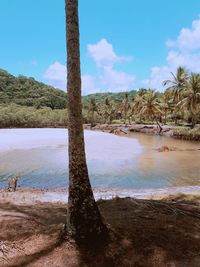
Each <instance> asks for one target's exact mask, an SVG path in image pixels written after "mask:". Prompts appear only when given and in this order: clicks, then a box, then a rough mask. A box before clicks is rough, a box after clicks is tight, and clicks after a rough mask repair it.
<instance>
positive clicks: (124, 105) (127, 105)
mask: <svg viewBox="0 0 200 267" xmlns="http://www.w3.org/2000/svg"><path fill="white" fill-rule="evenodd" d="M129 109H130V103H129V99H128V94H127V93H125V97H124V99H123V101H122V114H123V117H124V124H126V121H127V115H128V111H129ZM129 124H130V119H129Z"/></svg>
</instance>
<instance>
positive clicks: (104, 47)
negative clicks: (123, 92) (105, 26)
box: [87, 39, 131, 67]
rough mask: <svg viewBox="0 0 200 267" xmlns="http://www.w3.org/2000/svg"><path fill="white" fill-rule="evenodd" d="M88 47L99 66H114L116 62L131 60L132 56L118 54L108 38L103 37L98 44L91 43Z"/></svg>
mask: <svg viewBox="0 0 200 267" xmlns="http://www.w3.org/2000/svg"><path fill="white" fill-rule="evenodd" d="M87 48H88V52H89V54H90V56H91V57H92V59H93V60H94V62H95V63H96V65H97V66H98V67H108V66H113V65H114V64H116V63H121V62H123V61H130V60H131V58H130V57H121V56H118V55H117V54H116V53H115V51H114V49H113V46H112V44H110V43H108V41H107V40H106V39H101V40H100V41H99V42H98V43H97V44H89V45H88V46H87Z"/></svg>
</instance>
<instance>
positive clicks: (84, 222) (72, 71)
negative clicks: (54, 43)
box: [65, 0, 107, 241]
mask: <svg viewBox="0 0 200 267" xmlns="http://www.w3.org/2000/svg"><path fill="white" fill-rule="evenodd" d="M65 10H66V32H67V33H66V42H67V91H68V119H69V124H68V135H69V137H68V141H69V148H68V153H69V198H68V213H67V223H66V226H67V230H68V234H69V235H70V236H71V237H72V238H74V239H75V240H76V241H80V240H82V241H87V240H90V239H93V238H96V237H98V236H102V235H104V233H105V232H106V230H107V228H106V226H105V225H104V224H103V222H102V217H101V215H100V212H99V209H98V207H97V204H96V202H95V199H94V196H93V192H92V188H91V185H90V181H89V176H88V169H87V164H86V156H85V145H84V134H83V125H82V103H81V73H80V47H79V19H78V0H65Z"/></svg>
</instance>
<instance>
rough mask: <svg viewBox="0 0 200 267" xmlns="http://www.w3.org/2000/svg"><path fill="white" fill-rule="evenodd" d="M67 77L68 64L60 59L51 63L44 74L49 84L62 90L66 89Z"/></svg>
mask: <svg viewBox="0 0 200 267" xmlns="http://www.w3.org/2000/svg"><path fill="white" fill-rule="evenodd" d="M66 77H67V72H66V66H65V65H63V64H61V63H60V62H58V61H56V62H54V63H53V64H51V65H50V66H49V67H48V68H47V69H46V71H45V73H44V75H43V78H44V79H45V80H46V81H47V82H48V84H50V85H52V86H54V87H56V88H59V89H62V90H66Z"/></svg>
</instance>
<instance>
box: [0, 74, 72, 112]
mask: <svg viewBox="0 0 200 267" xmlns="http://www.w3.org/2000/svg"><path fill="white" fill-rule="evenodd" d="M66 96H67V94H66V93H65V92H63V91H61V90H58V89H55V88H54V87H52V86H48V85H46V84H44V83H41V82H38V81H36V80H35V79H34V78H27V77H25V76H21V75H20V76H18V77H15V76H13V75H11V74H10V73H8V72H7V71H5V70H3V69H0V104H1V105H2V104H11V103H15V104H18V105H22V106H34V107H36V108H41V107H50V108H52V109H64V108H66Z"/></svg>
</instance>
